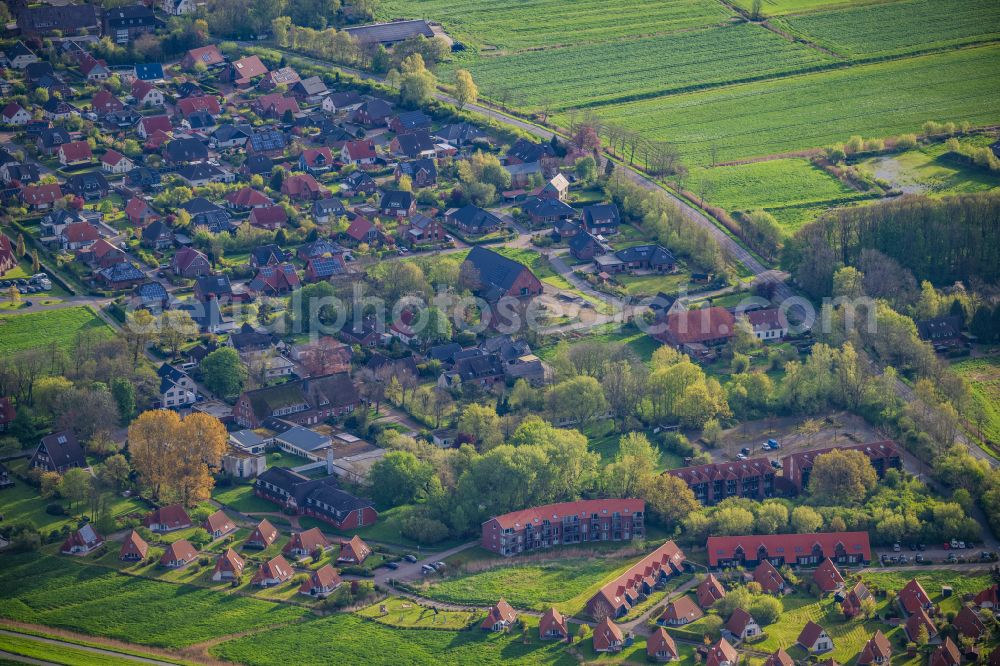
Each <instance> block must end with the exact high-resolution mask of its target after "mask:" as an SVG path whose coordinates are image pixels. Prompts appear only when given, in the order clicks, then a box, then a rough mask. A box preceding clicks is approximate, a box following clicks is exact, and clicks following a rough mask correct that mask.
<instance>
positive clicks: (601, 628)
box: [594, 617, 625, 652]
mask: <svg viewBox="0 0 1000 666" xmlns="http://www.w3.org/2000/svg"><path fill="white" fill-rule="evenodd" d="M624 644H625V637H624V636H623V635H622V630H621V629H620V628H619V627H618V625H617V624H615V623H614V622H612V621H611V618H610V617H605V618H604V619H603V620H601V622H600V624H598V625H597V626H596V627H594V652H621V650H622V646H623V645H624Z"/></svg>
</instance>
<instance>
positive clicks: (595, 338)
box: [535, 324, 660, 363]
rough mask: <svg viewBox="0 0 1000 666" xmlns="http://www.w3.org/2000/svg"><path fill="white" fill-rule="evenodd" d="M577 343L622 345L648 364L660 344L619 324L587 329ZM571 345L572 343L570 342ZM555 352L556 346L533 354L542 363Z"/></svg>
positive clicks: (548, 359)
mask: <svg viewBox="0 0 1000 666" xmlns="http://www.w3.org/2000/svg"><path fill="white" fill-rule="evenodd" d="M577 341H578V342H588V343H589V342H600V343H606V344H624V345H625V346H627V347H628V348H629V349H631V350H632V351H634V352H635V354H636V355H637V356H638V357H639V358H640V359H642V360H643V361H645V362H647V363H648V362H649V360H650V358H652V356H653V352H654V351H656V349H657V348H658V347H659V346H660V343H659V342H657V341H656V340H654V339H653V338H651V337H649V336H648V335H646V334H645V333H643V332H642V331H639V330H636V329H635V328H634V327H633V326H621V325H619V324H603V325H601V326H595V327H594V328H592V329H589V330H588V331H587V332H586V333H585V334H584V335H582V336H581V337H580V338H579V339H578V340H577ZM570 344H572V341H570ZM555 350H556V345H554V344H553V345H549V346H546V347H539V348H538V349H536V350H535V353H536V354H537V355H538V357H539V358H540V359H542V360H543V361H551V360H552V355H553V353H554V352H555Z"/></svg>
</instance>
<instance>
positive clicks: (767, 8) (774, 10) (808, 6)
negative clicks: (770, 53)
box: [733, 0, 882, 16]
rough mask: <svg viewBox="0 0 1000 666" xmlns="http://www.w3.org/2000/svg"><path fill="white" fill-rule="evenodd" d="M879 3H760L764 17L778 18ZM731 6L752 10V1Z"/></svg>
mask: <svg viewBox="0 0 1000 666" xmlns="http://www.w3.org/2000/svg"><path fill="white" fill-rule="evenodd" d="M881 1H882V0H763V2H762V3H761V13H762V14H763V15H764V16H780V15H782V14H793V13H800V12H809V11H816V10H820V9H833V8H836V7H853V6H855V5H866V4H869V3H872V2H881ZM733 4H734V5H736V6H737V7H740V8H741V9H744V10H746V11H750V10H751V9H753V0H733Z"/></svg>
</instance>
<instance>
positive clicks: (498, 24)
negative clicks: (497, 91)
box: [379, 0, 731, 49]
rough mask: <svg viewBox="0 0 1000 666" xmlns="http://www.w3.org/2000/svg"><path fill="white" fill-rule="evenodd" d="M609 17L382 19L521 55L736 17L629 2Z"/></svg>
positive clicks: (421, 6)
mask: <svg viewBox="0 0 1000 666" xmlns="http://www.w3.org/2000/svg"><path fill="white" fill-rule="evenodd" d="M614 9H615V11H613V12H612V11H608V6H607V4H606V3H605V2H602V0H575V1H574V2H572V3H565V2H559V0H527V1H524V2H517V3H497V2H491V1H490V0H468V1H467V2H461V3H456V2H450V1H449V0H389V1H387V2H385V3H382V4H381V5H380V6H379V18H381V19H390V18H396V17H402V16H406V17H410V18H430V19H433V20H435V21H440V22H441V23H443V24H444V25H445V27H446V28H447V30H448V32H449V34H450V35H452V36H454V37H456V38H457V39H459V40H461V41H463V42H465V43H466V44H469V45H471V46H474V47H480V48H483V49H494V48H503V49H522V48H531V47H541V46H561V45H566V44H580V43H586V42H614V41H617V40H622V39H623V38H628V37H639V36H643V35H657V34H663V33H668V32H674V31H677V30H684V29H688V28H695V27H699V26H706V25H711V24H713V23H722V22H723V21H725V20H726V19H727V18H729V17H730V16H731V12H728V11H727V10H726V9H725V8H724V7H723V6H722V4H720V3H717V2H713V0H660V1H657V0H625V1H624V2H620V3H617V4H616V5H615V8H614Z"/></svg>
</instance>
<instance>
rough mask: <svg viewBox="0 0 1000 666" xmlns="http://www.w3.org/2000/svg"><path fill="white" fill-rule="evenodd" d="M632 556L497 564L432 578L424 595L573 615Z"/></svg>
mask: <svg viewBox="0 0 1000 666" xmlns="http://www.w3.org/2000/svg"><path fill="white" fill-rule="evenodd" d="M617 545H620V546H622V545H624V544H617ZM635 559H636V558H634V557H633V558H629V559H604V558H595V559H589V558H579V557H577V558H573V557H572V556H569V555H567V556H566V557H565V558H562V559H559V560H553V561H548V562H540V563H531V564H515V565H512V566H500V567H497V568H494V569H489V570H487V571H482V572H478V573H472V574H468V575H463V576H458V577H456V578H446V579H444V580H442V581H441V582H432V583H431V584H430V585H429V587H428V588H427V589H426V590H425V591H424V592H422V594H424V595H426V596H427V597H429V598H431V599H438V600H441V601H449V602H452V603H458V604H474V605H479V606H488V605H490V604H492V603H495V602H496V600H497V599H498V598H500V597H503V598H505V599H506V600H507V601H509V602H510V603H511V604H512V605H513V606H515V607H517V608H531V609H534V610H538V611H544V610H547V609H548V608H549V607H551V606H553V605H555V606H556V607H557V608H559V609H560V610H562V611H563V612H565V613H570V614H573V613H577V612H579V611H580V610H582V608H583V605H584V604H585V603H586V601H587V599H588V598H589V597H590V596H591V595H593V591H592V590H596V589H597V588H599V587H600V586H601V584H602V583H604V582H605V581H607V580H608V579H610V578H611V577H612V576H613V575H614V574H615V573H617V572H618V571H619V570H622V569H627V568H628V567H629V566H630V565H631V564H632V563H633V562H634V560H635ZM588 592H589V594H587V593H588ZM581 597H582V598H581Z"/></svg>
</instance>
